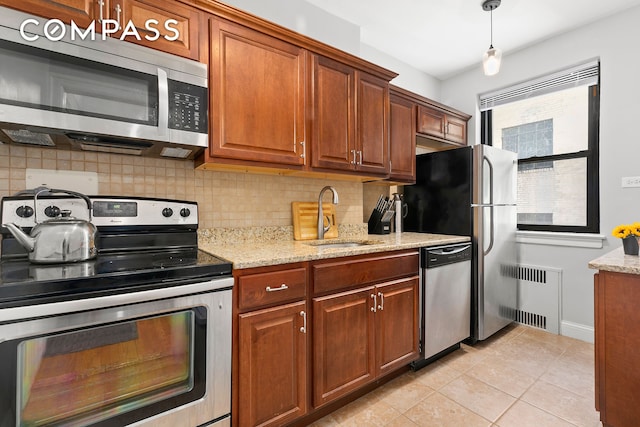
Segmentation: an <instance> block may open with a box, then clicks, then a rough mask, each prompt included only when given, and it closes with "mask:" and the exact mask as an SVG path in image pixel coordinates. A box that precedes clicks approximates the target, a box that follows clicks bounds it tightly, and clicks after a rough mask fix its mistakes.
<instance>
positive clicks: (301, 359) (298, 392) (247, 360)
mask: <svg viewBox="0 0 640 427" xmlns="http://www.w3.org/2000/svg"><path fill="white" fill-rule="evenodd" d="M306 322H307V309H306V303H305V302H304V301H302V302H297V303H292V304H286V305H282V306H277V307H272V308H267V309H264V310H258V311H254V312H250V313H245V314H241V315H240V319H239V327H238V329H239V341H240V343H239V345H240V349H241V351H240V352H239V360H238V362H239V367H238V368H239V379H240V380H239V387H240V395H239V405H240V406H239V412H238V417H239V425H240V426H279V425H283V424H285V423H286V422H288V421H292V420H294V419H296V418H298V417H301V416H302V415H304V414H305V413H306V412H307V360H308V357H307V331H306V329H305V324H306Z"/></svg>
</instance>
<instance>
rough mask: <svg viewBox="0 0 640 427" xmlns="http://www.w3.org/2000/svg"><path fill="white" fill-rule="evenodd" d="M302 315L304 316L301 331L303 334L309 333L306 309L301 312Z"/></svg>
mask: <svg viewBox="0 0 640 427" xmlns="http://www.w3.org/2000/svg"><path fill="white" fill-rule="evenodd" d="M300 316H302V327H301V328H300V332H302V333H303V334H306V333H307V313H305V312H304V311H301V312H300Z"/></svg>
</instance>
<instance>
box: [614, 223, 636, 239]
mask: <svg viewBox="0 0 640 427" xmlns="http://www.w3.org/2000/svg"><path fill="white" fill-rule="evenodd" d="M639 225H640V224H639ZM631 233H632V228H631V226H628V225H625V224H623V225H619V226H617V227H616V228H614V229H613V231H612V232H611V234H612V235H613V236H614V237H619V238H620V239H624V238H625V237H628V236H629V235H630V234H631Z"/></svg>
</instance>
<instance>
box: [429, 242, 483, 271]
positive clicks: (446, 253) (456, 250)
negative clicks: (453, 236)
mask: <svg viewBox="0 0 640 427" xmlns="http://www.w3.org/2000/svg"><path fill="white" fill-rule="evenodd" d="M471 254H472V245H471V244H470V243H466V244H457V245H450V246H440V247H437V248H423V249H422V267H423V268H436V267H440V266H443V265H449V264H454V263H457V262H464V261H470V260H471Z"/></svg>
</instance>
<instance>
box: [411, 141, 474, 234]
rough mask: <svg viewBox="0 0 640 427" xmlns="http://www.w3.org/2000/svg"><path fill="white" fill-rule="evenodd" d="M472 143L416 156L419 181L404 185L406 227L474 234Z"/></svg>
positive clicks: (448, 232)
mask: <svg viewBox="0 0 640 427" xmlns="http://www.w3.org/2000/svg"><path fill="white" fill-rule="evenodd" d="M472 168H473V165H472V147H462V148H456V149H452V150H446V151H438V152H434V153H427V154H420V155H418V156H416V183H415V184H414V185H407V186H405V187H404V200H405V202H406V203H407V205H408V207H409V211H408V213H407V217H406V218H405V220H404V224H405V231H414V232H420V233H438V234H456V235H463V236H471V235H472V233H473V226H472V217H471V215H472V212H471V199H472V186H471V185H472V184H471V183H472Z"/></svg>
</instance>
